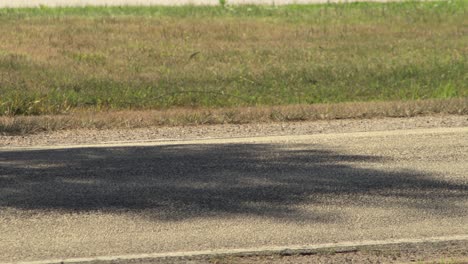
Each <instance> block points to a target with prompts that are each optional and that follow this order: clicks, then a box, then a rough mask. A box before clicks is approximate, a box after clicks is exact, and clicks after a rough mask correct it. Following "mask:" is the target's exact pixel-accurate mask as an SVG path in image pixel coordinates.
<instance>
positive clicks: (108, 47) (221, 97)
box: [0, 0, 468, 131]
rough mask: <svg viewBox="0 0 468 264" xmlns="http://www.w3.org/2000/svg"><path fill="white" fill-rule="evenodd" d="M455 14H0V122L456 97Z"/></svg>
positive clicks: (313, 10)
mask: <svg viewBox="0 0 468 264" xmlns="http://www.w3.org/2000/svg"><path fill="white" fill-rule="evenodd" d="M467 3H468V1H466V0H454V1H437V2H403V3H385V4H383V3H350V4H341V5H338V4H324V5H303V6H302V5H290V6H211V7H195V6H183V7H85V8H47V7H42V8H29V9H28V8H26V9H0V115H1V116H5V118H3V119H2V120H40V119H41V118H40V117H37V118H36V117H35V118H29V119H28V118H27V117H17V116H22V115H26V116H30V115H62V114H69V113H76V112H100V111H112V113H115V112H114V111H123V112H119V114H124V113H127V114H128V115H132V114H130V113H129V112H126V111H129V110H132V111H146V110H152V111H155V112H151V113H177V112H179V111H182V112H184V111H186V110H176V109H178V108H183V109H186V108H190V109H198V110H196V111H194V112H193V113H194V114H190V113H187V114H182V115H181V116H185V117H184V118H189V119H190V118H191V117H190V116H193V115H196V114H195V113H207V112H209V113H211V114H210V115H213V113H218V114H216V115H220V116H221V117H209V118H208V117H203V118H202V117H200V118H199V119H200V120H202V119H208V121H207V122H224V120H229V119H233V120H236V119H238V118H239V116H241V114H240V113H244V112H245V111H247V112H251V111H253V112H262V111H266V112H268V111H271V112H272V113H273V112H274V110H271V109H284V110H281V111H280V112H283V111H285V112H286V113H289V112H288V111H291V110H287V109H299V110H297V111H298V113H296V114H295V115H298V116H302V115H303V113H302V110H301V109H312V110H310V111H312V112H314V111H315V110H314V109H315V108H327V106H323V105H319V106H309V105H310V104H325V103H340V102H366V101H409V100H426V99H435V98H439V99H448V98H466V97H467V96H468V74H467V70H466V65H467V58H468V49H467V46H466V43H467V42H468V34H467V32H468V31H467V28H468V20H467V16H466V7H467ZM408 104H412V103H408ZM288 105H297V106H288ZM273 106H275V107H273ZM276 106H278V107H276ZM249 107H260V108H259V110H233V109H251V108H249ZM330 107H331V108H333V106H330ZM265 109H270V110H265ZM310 111H309V110H307V111H306V112H310ZM189 112H191V111H189ZM231 112H234V113H239V114H233V115H234V116H235V117H234V118H229V117H228V116H229V115H230V114H227V113H231ZM135 113H140V112H135ZM127 114H124V115H127ZM78 115H81V114H78ZM103 115H105V116H112V115H114V114H109V113H106V114H103ZM134 115H135V116H137V114H134ZM161 115H162V117H159V119H161V120H165V119H168V120H169V119H170V118H165V117H164V116H165V115H166V114H161ZM171 115H172V114H171ZM174 115H175V114H174ZM200 115H202V116H203V115H204V114H200ZM266 115H270V114H266ZM273 115H274V114H273ZM288 115H289V114H286V116H288ZM73 116H76V114H74V115H73ZM306 116H307V115H306ZM47 118H48V117H43V120H46V119H47ZM63 118H64V119H67V118H66V117H63ZM74 118H75V117H69V118H68V119H70V120H75V119H74ZM184 118H181V119H184ZM246 118H247V117H246ZM308 118H309V117H306V119H308ZM175 119H176V120H179V119H180V118H175ZM195 119H197V118H195ZM212 119H220V120H222V121H212ZM254 119H255V118H254ZM280 119H281V118H280ZM286 119H287V118H286ZM54 120H55V119H54ZM5 122H6V121H3V124H6V123H5ZM8 122H10V121H8ZM15 122H17V121H15ZM18 122H19V121H18ZM21 122H22V121H21ZM70 122H72V121H70ZM73 122H75V121H73ZM73 122H72V123H73ZM158 122H160V123H164V124H166V123H171V122H172V121H171V122H169V121H151V122H149V123H151V124H153V123H158ZM178 122H180V123H183V122H181V121H174V123H178ZM196 122H201V121H196ZM196 122H191V121H190V122H186V123H190V124H191V123H196ZM227 122H231V121H227ZM236 122H237V121H236ZM244 122H247V121H244ZM107 123H113V121H109V122H107ZM47 126H48V125H44V126H43V127H47ZM50 126H55V125H50ZM57 126H58V127H66V126H65V125H57ZM70 126H71V127H75V126H77V125H76V124H75V123H73V124H70ZM82 126H84V127H86V126H87V125H82ZM95 126H98V125H97V123H95ZM130 126H132V125H130ZM7 127H10V126H5V125H3V127H2V131H10V130H15V129H10V128H7ZM13 127H15V126H13ZM46 129H47V128H46ZM26 130H28V129H26Z"/></svg>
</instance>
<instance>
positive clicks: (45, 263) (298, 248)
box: [0, 235, 468, 264]
mask: <svg viewBox="0 0 468 264" xmlns="http://www.w3.org/2000/svg"><path fill="white" fill-rule="evenodd" d="M464 240H468V235H455V236H442V237H429V238H414V239H392V240H366V241H348V242H338V243H326V244H314V245H295V246H273V247H257V248H239V249H219V250H204V251H186V252H166V253H147V254H132V255H118V256H98V257H89V258H68V259H48V260H37V261H24V262H7V263H0V264H13V263H15V264H59V263H85V262H93V261H116V260H141V259H161V258H164V259H169V258H187V257H214V256H226V255H233V256H241V255H266V254H274V253H281V252H285V251H291V252H295V253H300V252H305V251H308V252H310V251H314V250H321V249H333V248H336V249H341V250H346V248H355V247H365V246H387V245H397V244H419V243H435V242H449V241H464Z"/></svg>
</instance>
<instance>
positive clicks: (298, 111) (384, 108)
mask: <svg viewBox="0 0 468 264" xmlns="http://www.w3.org/2000/svg"><path fill="white" fill-rule="evenodd" d="M431 114H458V115H468V99H443V100H422V101H407V102H399V101H393V102H359V103H338V104H316V105H290V106H276V107H268V106H265V107H237V108H224V109H187V108H185V109H172V110H163V111H156V110H153V111H108V112H94V111H80V112H75V113H73V114H68V115H44V116H14V117H0V133H3V134H31V133H37V132H43V131H56V130H68V129H79V128H91V129H109V128H138V127H149V126H180V125H200V124H242V123H255V122H289V121H313V120H328V119H346V118H379V117H412V116H419V115H431Z"/></svg>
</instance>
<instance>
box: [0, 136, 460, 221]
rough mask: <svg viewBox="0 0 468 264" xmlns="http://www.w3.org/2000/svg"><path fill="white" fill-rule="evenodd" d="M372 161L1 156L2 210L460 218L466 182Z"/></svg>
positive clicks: (168, 151) (201, 148)
mask: <svg viewBox="0 0 468 264" xmlns="http://www.w3.org/2000/svg"><path fill="white" fill-rule="evenodd" d="M321 149H322V150H321ZM375 162H385V159H384V158H382V157H373V156H363V155H347V154H340V153H336V152H333V151H330V150H323V148H320V147H319V146H313V145H290V146H289V148H287V147H286V146H284V145H268V144H229V145H227V144H226V145H223V144H221V145H174V146H154V147H112V148H85V149H68V150H42V151H24V152H21V151H20V152H15V151H12V152H0V207H8V208H16V209H33V210H39V211H41V210H60V211H64V212H87V211H97V210H99V211H103V212H114V213H119V212H126V211H135V210H143V211H145V212H146V214H148V215H149V216H151V217H153V218H155V219H159V220H168V221H174V220H183V219H188V218H197V217H209V216H221V215H222V216H229V215H239V214H242V215H257V216H264V217H273V218H283V219H285V220H291V221H295V220H305V219H308V220H314V221H329V219H330V217H333V218H334V219H339V218H340V217H341V216H340V215H339V214H338V215H333V216H331V215H324V214H318V213H317V214H314V213H311V212H310V211H308V212H305V211H302V210H301V209H299V208H300V206H301V205H303V204H308V205H320V204H342V205H343V206H346V205H357V206H364V202H363V200H365V203H366V204H367V205H369V203H370V204H371V205H372V203H376V204H378V206H382V207H402V206H407V207H411V208H414V209H417V210H431V211H432V212H433V213H437V212H438V211H439V209H440V208H444V210H443V212H444V213H447V212H448V211H447V210H449V211H450V212H452V213H453V214H457V212H460V210H459V208H456V206H455V205H454V204H453V203H452V202H451V201H453V199H460V198H461V199H466V198H467V195H466V194H467V191H468V188H467V186H466V185H463V184H456V183H450V182H445V181H440V180H436V179H434V178H433V177H431V175H427V174H424V173H420V172H415V171H396V172H394V171H392V172H389V171H384V170H376V169H369V168H364V167H365V166H366V165H371V164H370V163H375ZM358 164H361V165H364V166H358ZM367 167H369V166H367ZM428 200H429V201H430V202H428ZM382 201H383V202H382ZM361 203H362V204H361ZM461 211H463V210H461ZM440 212H442V210H440Z"/></svg>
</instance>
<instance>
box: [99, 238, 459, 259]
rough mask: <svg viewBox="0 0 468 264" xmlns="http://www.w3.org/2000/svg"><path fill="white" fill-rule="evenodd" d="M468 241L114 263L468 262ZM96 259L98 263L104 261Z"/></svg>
mask: <svg viewBox="0 0 468 264" xmlns="http://www.w3.org/2000/svg"><path fill="white" fill-rule="evenodd" d="M467 248H468V241H466V240H465V241H463V240H462V241H445V242H430V243H429V242H427V243H415V244H411V243H408V244H406V243H403V244H395V245H385V246H382V245H376V246H361V247H349V248H333V249H332V248H330V249H321V250H313V251H309V252H307V251H304V252H292V251H284V252H281V253H277V254H261V253H259V254H258V255H237V256H236V255H234V256H216V257H194V258H190V257H185V258H167V259H164V258H158V259H140V260H117V261H115V260H114V261H113V263H141V264H146V263H147V264H149V263H216V264H228V263H229V264H231V263H239V264H242V263H249V264H264V263H272V264H273V263H276V264H286V263H288V264H289V263H297V264H301V263H468V252H467V251H466V249H467ZM102 262H103V261H95V262H94V263H102Z"/></svg>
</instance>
